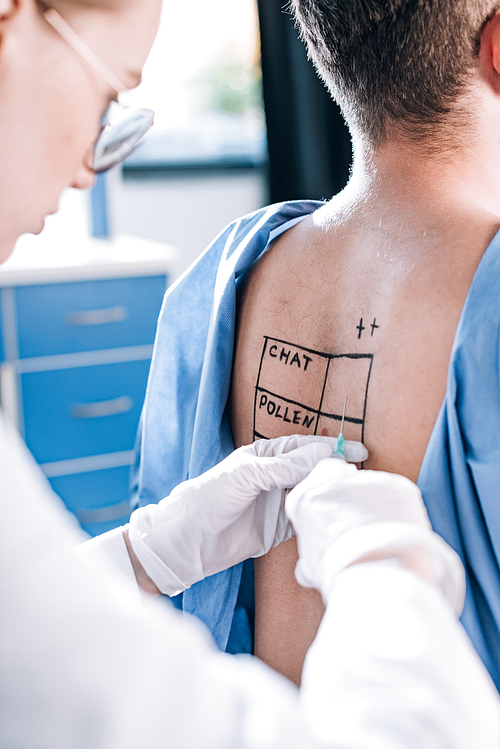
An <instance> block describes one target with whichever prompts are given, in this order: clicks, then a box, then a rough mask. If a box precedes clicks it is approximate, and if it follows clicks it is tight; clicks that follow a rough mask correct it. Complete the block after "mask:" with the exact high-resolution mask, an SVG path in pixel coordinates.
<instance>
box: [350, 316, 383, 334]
mask: <svg viewBox="0 0 500 749" xmlns="http://www.w3.org/2000/svg"><path fill="white" fill-rule="evenodd" d="M368 327H369V328H371V329H372V332H371V337H373V334H374V332H375V330H376V328H378V327H380V326H379V325H377V318H376V317H374V318H373V322H372V324H371V325H369V326H368ZM356 330H357V331H358V338H361V333H362V332H363V330H366V328H365V326H364V325H363V318H361V319H360V321H359V325H356Z"/></svg>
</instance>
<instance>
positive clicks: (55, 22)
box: [43, 8, 129, 94]
mask: <svg viewBox="0 0 500 749" xmlns="http://www.w3.org/2000/svg"><path fill="white" fill-rule="evenodd" d="M43 16H44V18H45V20H46V21H47V22H48V23H50V25H51V26H52V28H53V29H54V30H55V31H57V33H58V34H59V36H62V38H63V39H64V40H65V41H66V42H67V43H68V44H69V46H70V47H72V48H73V49H74V50H75V52H76V53H77V54H79V55H80V57H82V58H83V59H84V60H85V62H86V63H88V64H89V65H90V67H91V68H93V70H95V72H96V73H97V74H98V75H100V76H101V78H102V79H103V80H104V81H106V83H107V84H108V86H111V88H112V89H113V90H114V91H116V93H117V94H118V93H119V92H120V91H123V90H124V89H128V88H129V87H128V86H126V85H125V84H124V83H123V82H122V81H121V80H120V79H119V78H118V76H116V75H115V74H114V73H113V72H112V71H111V70H110V69H109V68H108V66H107V65H105V64H104V63H103V62H102V61H101V60H100V59H99V58H98V57H97V55H96V54H94V52H92V50H91V49H90V47H88V46H87V45H86V44H85V42H84V41H83V39H80V37H79V36H78V34H77V33H76V32H75V31H73V29H72V28H71V26H69V24H67V23H66V21H65V20H64V18H62V17H61V16H60V15H59V13H58V12H57V10H56V9H55V8H49V9H48V10H46V11H45V12H44V14H43Z"/></svg>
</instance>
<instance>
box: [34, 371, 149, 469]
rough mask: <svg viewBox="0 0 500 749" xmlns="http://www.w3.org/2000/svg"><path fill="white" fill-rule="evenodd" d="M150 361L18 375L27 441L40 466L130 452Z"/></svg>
mask: <svg viewBox="0 0 500 749" xmlns="http://www.w3.org/2000/svg"><path fill="white" fill-rule="evenodd" d="M149 365H150V362H149V360H147V361H133V362H120V363H118V364H101V365H96V366H92V367H79V368H75V369H58V370H53V371H50V372H30V373H26V374H23V375H21V390H22V401H23V409H24V424H25V433H24V436H25V440H26V443H27V445H28V447H29V449H30V450H31V452H32V453H33V455H34V456H35V459H36V461H37V462H38V463H51V462H53V461H58V460H68V459H71V458H80V457H85V456H88V455H100V454H102V453H110V452H120V451H122V450H131V449H132V448H133V446H134V440H135V433H136V429H137V424H138V422H139V416H140V413H141V408H142V404H143V401H144V394H145V392H146V383H147V377H148V372H149Z"/></svg>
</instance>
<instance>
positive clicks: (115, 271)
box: [0, 234, 177, 287]
mask: <svg viewBox="0 0 500 749" xmlns="http://www.w3.org/2000/svg"><path fill="white" fill-rule="evenodd" d="M176 259H177V251H176V249H175V248H174V247H171V246H169V245H165V244H161V243H160V242H153V241H151V240H149V239H142V238H139V237H132V236H128V235H121V236H118V237H115V238H114V239H113V240H112V241H107V240H102V239H93V238H90V237H85V236H79V237H75V236H72V237H58V238H57V240H56V239H55V238H54V237H47V239H44V237H43V234H42V235H40V236H38V237H34V236H31V235H26V236H24V237H21V239H20V240H19V241H18V243H17V245H16V248H15V250H14V252H13V253H12V255H11V256H10V258H9V259H8V260H6V262H5V263H3V264H2V265H0V287H2V286H15V285H17V286H19V285H22V286H26V285H35V284H40V283H58V282H61V281H84V280H93V279H106V278H124V277H134V276H144V275H148V276H149V275H155V274H158V275H159V274H162V273H167V274H169V275H170V276H171V277H172V276H173V275H174V274H175V270H176V265H175V264H176Z"/></svg>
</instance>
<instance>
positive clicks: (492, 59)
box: [0, 0, 500, 93]
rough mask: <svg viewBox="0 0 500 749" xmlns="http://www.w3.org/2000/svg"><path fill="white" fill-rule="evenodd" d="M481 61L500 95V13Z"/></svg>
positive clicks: (488, 30) (487, 33)
mask: <svg viewBox="0 0 500 749" xmlns="http://www.w3.org/2000/svg"><path fill="white" fill-rule="evenodd" d="M0 2H2V0H0ZM479 59H480V71H481V74H482V77H483V78H486V80H487V81H488V83H489V85H490V86H491V87H492V88H493V89H494V90H495V91H496V92H497V93H500V12H498V13H495V15H494V16H493V18H491V19H490V20H489V21H488V23H487V24H486V26H485V27H484V29H483V32H482V34H481V46H480V51H479Z"/></svg>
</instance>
